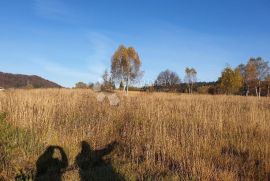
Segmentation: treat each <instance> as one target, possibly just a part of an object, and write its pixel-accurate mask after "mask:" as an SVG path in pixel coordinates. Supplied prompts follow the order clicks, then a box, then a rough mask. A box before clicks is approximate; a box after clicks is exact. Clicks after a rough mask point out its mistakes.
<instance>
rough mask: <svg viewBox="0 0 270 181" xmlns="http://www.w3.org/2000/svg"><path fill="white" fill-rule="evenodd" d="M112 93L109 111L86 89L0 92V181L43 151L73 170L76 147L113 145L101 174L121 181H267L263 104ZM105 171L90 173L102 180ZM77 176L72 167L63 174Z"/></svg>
mask: <svg viewBox="0 0 270 181" xmlns="http://www.w3.org/2000/svg"><path fill="white" fill-rule="evenodd" d="M117 95H118V97H119V98H120V100H121V101H120V104H119V105H118V106H111V105H110V104H109V102H108V100H105V101H103V102H98V101H97V98H96V97H97V93H96V92H93V91H91V90H77V89H76V90H68V89H39V90H10V91H3V92H0V113H1V115H2V116H1V117H2V121H1V124H0V129H1V133H0V136H1V138H0V180H1V179H2V180H12V179H13V178H14V177H15V176H16V175H18V173H20V172H21V174H22V173H25V174H26V175H27V174H30V173H31V172H34V171H35V168H36V161H37V159H38V157H39V156H40V155H41V154H42V153H43V152H44V150H45V149H46V147H48V146H49V145H58V146H61V147H62V148H63V149H64V151H65V153H66V154H67V157H68V161H69V165H73V163H74V162H75V160H76V156H77V155H78V153H79V152H80V149H81V148H80V143H81V142H82V141H86V142H87V143H89V145H91V147H92V149H93V150H96V149H99V148H102V147H104V146H105V145H108V144H109V143H112V142H114V141H116V142H117V146H116V147H115V148H114V150H113V151H111V152H110V153H109V154H107V155H106V156H105V157H104V158H103V159H104V161H106V163H107V167H108V165H110V172H108V173H107V176H108V175H110V174H112V172H114V173H117V174H118V175H121V178H122V179H125V180H269V179H270V150H269V149H270V99H269V98H261V99H257V98H256V97H240V96H222V95H218V96H211V95H187V94H173V93H140V92H136V93H135V92H134V93H132V92H131V93H130V95H129V96H124V95H122V93H121V92H118V93H117ZM0 119H1V118H0ZM56 157H57V155H56ZM107 167H106V168H105V167H104V168H102V169H103V170H102V169H101V170H98V169H96V170H93V169H92V170H90V171H89V172H92V174H93V175H94V176H93V177H95V178H97V179H96V180H99V179H100V180H106V179H105V177H106V171H108V168H107ZM106 169H107V170H106ZM93 172H97V173H96V175H95V173H93ZM98 172H100V173H102V174H98ZM79 177H80V176H79V171H78V168H77V167H76V166H75V167H73V169H72V168H71V169H69V170H66V171H64V173H63V180H79ZM109 177H110V176H109ZM110 178H112V177H110ZM111 180H113V179H111Z"/></svg>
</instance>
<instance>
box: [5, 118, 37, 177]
mask: <svg viewBox="0 0 270 181" xmlns="http://www.w3.org/2000/svg"><path fill="white" fill-rule="evenodd" d="M5 118H6V114H5V113H2V114H0V130H1V131H0V163H1V164H0V180H10V179H14V177H15V176H16V175H17V174H19V173H20V172H29V171H32V170H33V165H35V164H33V163H34V159H33V160H31V159H30V160H29V159H28V160H26V159H25V158H31V157H29V155H33V153H34V152H36V151H37V149H41V145H40V144H39V143H38V141H37V140H36V139H34V135H33V134H31V132H30V131H28V130H24V129H22V128H16V127H14V126H12V125H11V124H9V123H8V122H7V121H6V120H5Z"/></svg>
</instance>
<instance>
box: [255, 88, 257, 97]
mask: <svg viewBox="0 0 270 181" xmlns="http://www.w3.org/2000/svg"><path fill="white" fill-rule="evenodd" d="M255 91H256V96H257V97H258V87H257V86H256V87H255Z"/></svg>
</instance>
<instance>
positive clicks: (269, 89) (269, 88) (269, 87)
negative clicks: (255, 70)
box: [267, 85, 270, 97]
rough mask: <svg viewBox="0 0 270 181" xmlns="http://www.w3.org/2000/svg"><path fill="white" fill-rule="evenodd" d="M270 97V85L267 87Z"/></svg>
mask: <svg viewBox="0 0 270 181" xmlns="http://www.w3.org/2000/svg"><path fill="white" fill-rule="evenodd" d="M269 96H270V85H268V86H267V97H269Z"/></svg>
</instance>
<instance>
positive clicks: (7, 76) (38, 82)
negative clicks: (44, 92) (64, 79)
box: [0, 72, 61, 88]
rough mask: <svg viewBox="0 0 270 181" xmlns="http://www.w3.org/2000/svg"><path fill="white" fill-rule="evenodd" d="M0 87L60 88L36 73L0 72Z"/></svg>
mask: <svg viewBox="0 0 270 181" xmlns="http://www.w3.org/2000/svg"><path fill="white" fill-rule="evenodd" d="M0 87H3V88H24V87H33V88H61V86H60V85H58V84H56V83H54V82H51V81H49V80H46V79H44V78H42V77H39V76H36V75H23V74H11V73H4V72H0Z"/></svg>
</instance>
